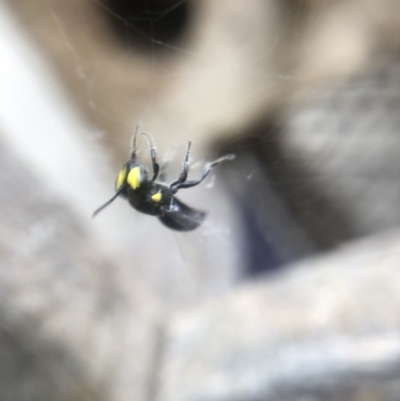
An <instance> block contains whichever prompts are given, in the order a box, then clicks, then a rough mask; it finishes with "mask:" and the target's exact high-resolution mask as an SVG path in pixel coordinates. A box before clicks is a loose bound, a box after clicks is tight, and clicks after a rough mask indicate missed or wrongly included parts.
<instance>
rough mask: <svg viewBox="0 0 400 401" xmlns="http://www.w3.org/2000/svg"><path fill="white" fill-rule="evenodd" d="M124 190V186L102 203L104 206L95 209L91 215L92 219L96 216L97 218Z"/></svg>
mask: <svg viewBox="0 0 400 401" xmlns="http://www.w3.org/2000/svg"><path fill="white" fill-rule="evenodd" d="M124 189H125V186H124V185H123V186H122V187H121V188H120V189H119V190H118V191H117V192H116V193H115V195H114V196H113V197H112V198H111V199H110V200H108V201H107V202H106V203H104V205H101V206H100V207H99V208H97V209H96V210H95V211H94V212H93V214H92V219H93V218H94V217H96V216H97V215H98V214H99V213H100V212H101V211H102V210H103V209H105V208H106V207H107V206H108V205H109V204H110V203H112V202H114V201H115V199H117V198H118V196H119V195H120V194H121V192H122V191H123V190H124Z"/></svg>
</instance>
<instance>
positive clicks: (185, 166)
mask: <svg viewBox="0 0 400 401" xmlns="http://www.w3.org/2000/svg"><path fill="white" fill-rule="evenodd" d="M191 146H192V142H191V141H189V142H188V146H187V148H186V155H185V160H184V162H183V170H182V172H181V175H180V176H179V177H178V179H177V180H175V181H174V182H173V183H172V184H170V187H171V188H172V187H175V186H176V185H179V184H181V183H182V182H185V181H186V179H187V175H188V171H189V156H190V147H191Z"/></svg>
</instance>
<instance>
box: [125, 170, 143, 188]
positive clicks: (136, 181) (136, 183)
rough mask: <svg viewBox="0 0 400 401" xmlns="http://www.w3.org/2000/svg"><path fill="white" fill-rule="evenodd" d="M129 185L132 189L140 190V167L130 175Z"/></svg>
mask: <svg viewBox="0 0 400 401" xmlns="http://www.w3.org/2000/svg"><path fill="white" fill-rule="evenodd" d="M127 181H128V184H129V185H130V186H131V187H132V189H138V188H139V187H140V167H139V166H137V167H134V168H133V169H132V170H131V171H130V172H129V174H128V179H127Z"/></svg>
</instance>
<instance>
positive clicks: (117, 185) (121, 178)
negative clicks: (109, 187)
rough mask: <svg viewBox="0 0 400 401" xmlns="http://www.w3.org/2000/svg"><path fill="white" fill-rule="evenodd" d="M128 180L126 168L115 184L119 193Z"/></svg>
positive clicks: (120, 173)
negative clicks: (126, 179)
mask: <svg viewBox="0 0 400 401" xmlns="http://www.w3.org/2000/svg"><path fill="white" fill-rule="evenodd" d="M125 178H126V167H124V168H123V169H122V170H121V171H120V172H119V174H118V177H117V181H116V182H115V189H116V190H117V191H118V190H119V189H120V188H121V185H122V184H123V183H124V182H125Z"/></svg>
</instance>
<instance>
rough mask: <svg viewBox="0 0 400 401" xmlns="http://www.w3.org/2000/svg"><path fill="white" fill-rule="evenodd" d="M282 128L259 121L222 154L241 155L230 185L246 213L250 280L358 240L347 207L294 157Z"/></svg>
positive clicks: (233, 167) (230, 175)
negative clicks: (286, 144)
mask: <svg viewBox="0 0 400 401" xmlns="http://www.w3.org/2000/svg"><path fill="white" fill-rule="evenodd" d="M283 133H284V132H283V130H282V128H281V127H280V126H279V125H278V124H276V123H274V121H273V120H269V119H266V120H263V121H259V123H257V124H256V125H254V126H253V127H251V128H250V129H249V130H248V131H247V132H245V133H244V134H243V136H242V137H241V138H237V139H236V140H235V142H232V143H231V144H229V145H227V146H226V145H222V146H221V145H220V146H219V149H222V150H221V153H226V152H229V153H236V155H237V158H236V161H235V163H232V164H230V166H225V167H224V171H225V174H226V181H227V185H228V188H229V190H230V191H231V192H232V193H233V196H234V197H235V198H236V199H238V202H239V205H240V210H241V211H242V216H241V218H242V221H243V227H244V228H243V229H244V230H245V232H246V235H245V236H244V238H246V242H247V243H246V244H245V247H246V249H247V260H248V263H247V272H245V275H247V276H255V275H258V274H261V273H264V272H269V271H274V270H276V269H277V268H279V267H280V266H283V265H285V264H287V263H289V262H292V261H295V260H297V259H300V258H302V257H304V256H308V255H311V254H313V253H317V252H321V251H327V250H330V249H333V248H334V247H336V246H337V245H339V244H341V243H344V242H346V241H348V240H350V239H352V238H355V237H356V232H355V231H354V229H353V227H352V226H351V223H350V220H349V219H348V218H347V211H346V207H345V206H344V205H340V204H338V203H335V202H333V201H332V200H331V199H330V198H329V196H328V194H327V193H326V192H325V188H326V185H329V182H326V180H324V179H323V177H320V176H319V175H318V170H313V171H310V169H309V166H306V165H303V164H302V163H301V162H300V161H297V160H296V159H295V158H294V157H292V156H291V155H289V154H288V153H287V151H286V150H285V146H284V144H283V143H282V140H283Z"/></svg>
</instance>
